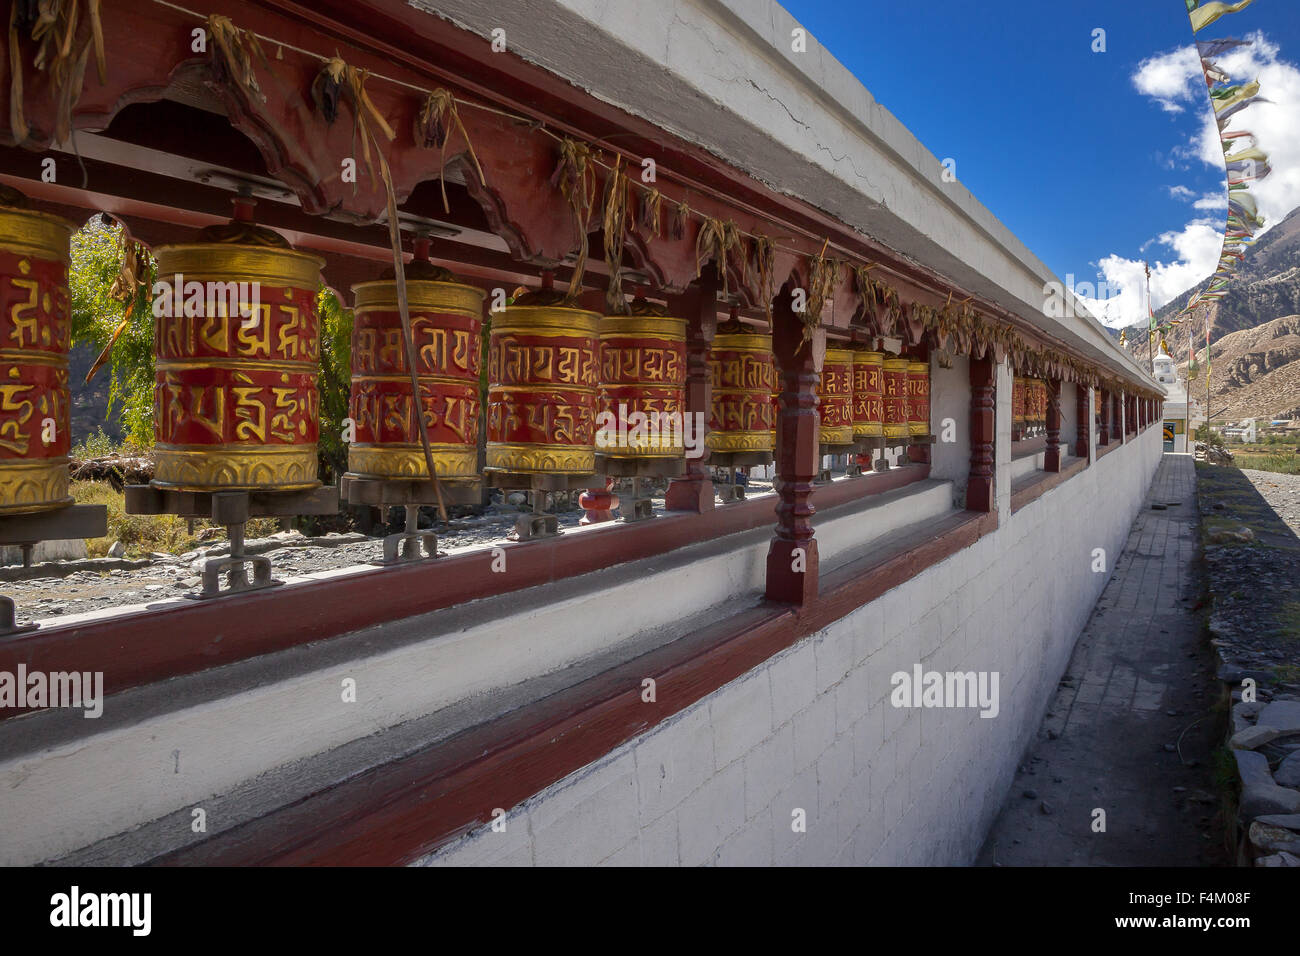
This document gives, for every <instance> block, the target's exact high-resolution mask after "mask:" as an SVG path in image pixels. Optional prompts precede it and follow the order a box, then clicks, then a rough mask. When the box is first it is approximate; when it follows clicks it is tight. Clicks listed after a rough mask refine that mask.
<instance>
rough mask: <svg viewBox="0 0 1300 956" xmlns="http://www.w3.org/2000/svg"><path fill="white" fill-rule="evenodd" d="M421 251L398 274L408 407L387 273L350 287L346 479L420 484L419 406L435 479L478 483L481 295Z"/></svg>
mask: <svg viewBox="0 0 1300 956" xmlns="http://www.w3.org/2000/svg"><path fill="white" fill-rule="evenodd" d="M427 248H428V246H427V242H426V241H423V240H421V241H419V242H417V247H416V257H415V258H414V259H413V260H412V261H411V262H410V264H409V265H407V267H406V300H407V305H408V308H409V314H410V317H411V338H412V342H413V351H414V353H415V373H416V377H417V381H418V382H419V386H420V394H419V399H418V401H416V402H413V401H412V399H411V375H410V371H409V369H408V368H407V364H406V348H405V343H404V341H403V338H404V333H403V331H402V318H401V314H400V313H399V311H398V306H397V282H396V280H395V279H394V278H393V270H392V269H389V270H388V271H387V273H386V277H385V278H382V279H379V280H377V281H375V282H361V283H358V284H357V285H354V286H353V287H352V295H353V297H354V298H353V301H354V304H355V312H354V318H353V323H352V394H351V397H350V399H349V402H348V416H349V417H350V418H351V419H352V421H353V422H354V423H355V427H356V435H355V439H354V440H353V442H352V443H351V444H350V445H349V446H348V474H349V475H350V476H352V477H356V478H371V479H404V480H408V481H410V480H419V479H423V478H427V477H428V474H429V466H428V463H427V462H426V461H425V457H424V446H423V443H422V442H421V440H420V424H419V421H418V420H417V419H416V417H415V410H416V407H417V406H418V408H419V410H420V413H421V414H423V415H424V420H425V427H426V428H427V430H428V433H429V450H430V452H431V453H432V458H433V467H434V470H435V471H436V472H437V475H438V480H439V481H450V482H455V483H462V482H463V483H467V484H477V483H478V481H479V471H478V421H479V413H480V408H481V404H482V403H481V402H480V400H479V367H480V365H481V364H482V345H481V334H482V328H483V296H484V293H483V290H482V289H476V288H474V287H473V286H470V285H465V284H463V283H461V282H459V281H457V279H456V276H454V275H453V274H452V273H451V272H449V271H448V270H446V269H443V268H442V267H440V266H436V265H434V264H433V263H432V262H430V261H429V260H428V257H427Z"/></svg>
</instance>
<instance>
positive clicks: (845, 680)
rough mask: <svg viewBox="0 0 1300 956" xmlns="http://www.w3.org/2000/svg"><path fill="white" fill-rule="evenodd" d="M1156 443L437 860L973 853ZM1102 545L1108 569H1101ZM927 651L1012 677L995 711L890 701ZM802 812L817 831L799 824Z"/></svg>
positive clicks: (1059, 491)
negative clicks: (899, 674) (799, 829)
mask: <svg viewBox="0 0 1300 956" xmlns="http://www.w3.org/2000/svg"><path fill="white" fill-rule="evenodd" d="M1008 378H1009V377H1008ZM1008 439H1009V434H1008ZM1160 454H1161V450H1160V439H1159V433H1158V432H1157V431H1156V430H1154V429H1152V430H1149V431H1147V432H1146V433H1145V434H1143V435H1142V436H1140V437H1139V439H1138V441H1136V442H1134V443H1132V444H1130V445H1129V446H1128V447H1126V448H1122V449H1117V450H1116V451H1114V452H1112V453H1111V454H1109V455H1107V456H1106V457H1105V458H1103V459H1102V460H1101V461H1099V462H1097V463H1096V464H1095V465H1094V466H1093V467H1090V468H1088V469H1085V470H1084V471H1083V472H1081V473H1080V474H1079V475H1077V476H1075V477H1073V478H1072V479H1070V480H1069V481H1067V482H1065V483H1063V484H1061V485H1059V486H1057V487H1056V488H1054V489H1052V490H1051V491H1049V492H1048V493H1047V494H1045V495H1044V496H1042V497H1041V498H1039V499H1037V500H1036V501H1034V502H1032V503H1030V504H1029V505H1027V506H1025V507H1024V508H1022V509H1021V510H1020V511H1019V512H1017V513H1016V514H1015V515H1011V516H1005V514H1006V513H1005V512H1004V519H1003V523H1002V526H1001V527H1000V528H999V529H998V530H997V531H996V532H994V533H993V534H991V535H988V536H986V537H984V538H983V539H981V540H980V541H979V542H978V543H977V544H976V545H975V546H974V547H972V548H969V549H967V550H965V551H963V552H961V553H959V554H957V555H954V556H953V557H952V558H950V559H948V560H947V561H944V562H942V563H941V564H939V565H936V566H935V567H933V568H930V569H929V570H927V571H925V572H924V573H923V574H921V575H920V576H918V577H916V578H914V579H913V580H911V581H908V582H906V583H905V584H903V585H901V586H899V587H897V588H895V589H893V590H892V591H889V592H888V593H886V594H885V595H883V596H882V597H881V598H880V599H879V600H877V601H874V602H872V603H871V604H868V605H866V606H864V607H862V608H860V609H859V610H858V611H856V612H854V613H853V614H851V615H849V616H848V617H846V618H843V619H841V620H840V621H838V622H836V623H835V624H834V625H833V626H831V627H829V628H827V629H826V630H824V631H821V632H819V633H818V634H815V635H813V636H811V637H809V638H807V639H805V640H803V641H801V642H799V643H798V644H796V645H795V646H794V647H792V648H790V649H788V650H787V651H785V652H784V653H782V654H780V655H778V656H777V657H774V658H772V659H771V660H769V661H767V662H766V663H765V664H763V665H762V666H760V667H758V668H755V669H754V670H752V671H750V672H749V673H747V674H745V675H744V676H743V677H741V678H740V679H738V680H736V681H734V682H732V683H731V684H728V685H727V686H726V687H723V688H721V689H719V690H718V691H716V692H715V693H713V694H711V695H709V696H708V697H707V698H705V699H703V700H701V701H699V702H698V703H696V704H695V705H693V706H692V707H690V708H688V709H686V710H685V711H683V712H682V713H681V714H679V715H677V716H675V717H674V718H673V719H672V720H670V721H667V722H665V723H664V724H662V725H660V726H658V727H656V728H655V729H654V730H653V731H651V732H650V733H647V734H645V735H643V736H641V737H639V738H637V739H636V740H634V741H631V742H630V743H628V744H627V745H625V746H623V747H620V748H618V749H617V750H615V751H613V752H612V753H610V754H608V755H607V756H606V757H605V758H603V759H602V760H600V761H597V762H596V763H594V764H592V765H590V766H588V767H585V768H583V769H582V770H580V771H578V772H576V773H574V774H571V775H570V776H569V777H567V778H565V779H564V780H562V781H560V782H559V783H557V784H556V785H554V786H553V787H551V788H549V789H548V790H547V791H545V792H543V793H541V794H538V795H537V796H535V797H534V798H532V799H531V800H529V801H527V802H526V803H524V804H523V805H521V806H519V807H516V808H514V809H513V810H512V811H511V812H510V813H509V815H508V817H507V825H506V831H505V832H504V833H493V832H491V830H489V829H484V830H480V831H477V832H475V833H472V834H469V835H468V836H466V837H465V838H463V839H462V840H460V841H458V842H457V843H455V844H452V845H451V846H449V847H446V848H444V849H443V850H442V851H441V852H439V853H437V854H434V855H431V856H430V857H428V858H426V859H425V860H423V861H421V862H423V863H426V864H432V865H495V864H513V865H519V864H522V865H528V864H536V865H557V864H596V863H603V864H626V865H637V864H644V865H677V864H681V865H694V864H700V863H716V864H722V865H729V864H753V865H768V864H774V863H775V864H854V865H862V864H871V865H890V864H895V865H896V864H909V865H911V864H967V863H970V862H971V861H972V860H973V859H974V857H975V855H976V853H977V852H978V850H979V847H980V845H981V843H982V842H983V839H984V835H985V833H986V832H987V830H988V827H989V825H990V824H991V822H992V820H993V818H994V816H995V815H996V813H997V811H998V809H999V808H1000V806H1001V803H1002V800H1003V799H1004V797H1005V795H1006V792H1007V788H1008V786H1009V785H1010V784H1011V781H1012V778H1013V774H1014V770H1015V767H1016V765H1017V763H1018V762H1019V760H1020V759H1021V756H1022V754H1023V753H1024V751H1025V749H1026V748H1027V746H1028V745H1029V743H1030V742H1031V740H1032V738H1033V735H1034V733H1035V732H1036V730H1037V728H1038V725H1039V723H1040V720H1041V717H1042V714H1043V712H1044V710H1045V709H1046V706H1047V702H1048V700H1049V698H1050V695H1051V693H1052V692H1053V690H1054V689H1055V687H1056V684H1057V681H1058V679H1059V677H1060V676H1061V674H1062V673H1064V671H1065V668H1066V666H1067V664H1068V662H1069V657H1070V653H1071V650H1072V649H1073V646H1074V643H1075V641H1076V639H1077V636H1078V634H1079V632H1080V630H1081V629H1082V627H1083V625H1084V624H1085V623H1086V621H1087V619H1088V616H1089V614H1090V613H1091V611H1092V608H1093V605H1094V604H1095V602H1096V599H1097V598H1098V597H1099V596H1100V594H1101V591H1102V589H1103V588H1104V587H1105V584H1106V581H1107V580H1108V578H1109V571H1110V569H1113V568H1114V566H1115V562H1116V559H1117V558H1118V556H1119V554H1120V551H1121V549H1122V548H1123V545H1124V542H1125V539H1126V537H1127V535H1128V530H1129V526H1130V524H1131V522H1132V520H1133V518H1134V516H1135V514H1136V512H1137V510H1138V509H1139V508H1140V507H1141V505H1142V503H1143V499H1144V497H1145V494H1146V490H1147V488H1148V486H1149V484H1150V480H1151V477H1152V476H1153V475H1154V473H1155V469H1156V467H1157V465H1158V463H1159V459H1160ZM1001 498H1002V495H1001V494H1000V495H999V499H1000V500H1001ZM1095 548H1101V549H1103V550H1104V552H1105V562H1106V563H1105V567H1106V569H1107V571H1106V573H1094V572H1093V570H1092V565H1093V551H1094V549H1095ZM918 662H919V663H921V664H922V665H923V667H924V668H925V669H926V670H931V669H933V670H938V671H996V672H998V674H999V675H1000V692H1001V693H1000V712H999V714H998V716H997V717H996V718H992V719H989V718H981V717H979V716H978V713H977V711H975V710H957V709H950V710H942V709H898V708H894V707H892V706H890V702H889V695H890V691H891V681H890V677H891V675H892V674H893V673H894V672H895V671H906V670H910V668H911V667H912V665H913V664H915V663H918ZM799 810H802V811H804V813H805V814H806V819H807V830H806V832H804V833H796V832H793V830H792V826H791V824H792V819H793V817H792V814H794V813H796V811H799Z"/></svg>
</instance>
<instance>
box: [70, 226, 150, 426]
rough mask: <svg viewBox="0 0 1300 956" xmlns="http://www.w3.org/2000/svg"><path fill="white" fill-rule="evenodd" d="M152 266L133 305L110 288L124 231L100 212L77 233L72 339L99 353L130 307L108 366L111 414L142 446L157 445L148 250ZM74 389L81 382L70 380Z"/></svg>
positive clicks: (72, 279)
mask: <svg viewBox="0 0 1300 956" xmlns="http://www.w3.org/2000/svg"><path fill="white" fill-rule="evenodd" d="M145 261H146V263H147V268H146V269H145V272H144V274H143V275H141V276H139V278H140V280H141V284H140V287H139V288H138V289H136V292H135V298H134V299H133V300H131V302H130V303H123V302H119V301H118V300H117V299H115V298H113V297H112V295H111V294H110V291H111V289H112V287H113V282H114V280H115V279H116V278H117V275H118V270H119V269H121V267H122V230H121V227H119V226H108V225H105V224H104V223H103V221H102V220H101V219H100V218H99V217H98V216H96V217H95V218H94V219H92V220H91V221H90V222H89V223H88V224H87V225H86V226H85V227H83V228H82V229H79V230H77V231H76V232H75V233H73V235H72V265H71V268H70V269H69V271H68V286H69V289H70V292H71V299H72V303H71V304H72V342H73V344H74V345H75V344H78V343H82V342H85V343H88V344H90V345H91V346H93V347H94V349H95V350H96V352H98V351H99V350H101V349H103V348H104V347H105V346H107V345H108V343H109V342H110V341H112V339H113V335H114V333H115V332H116V331H117V329H118V327H119V326H120V325H121V324H122V322H123V319H124V317H126V314H127V306H128V304H129V305H130V307H131V309H130V317H129V318H127V320H126V326H125V328H123V329H122V333H121V335H119V336H118V338H117V341H116V342H115V343H114V344H113V350H112V353H111V355H110V358H109V361H108V362H107V368H106V369H101V370H100V371H99V372H98V373H96V374H99V375H103V374H105V373H107V374H108V376H109V393H108V396H109V406H108V414H109V415H113V414H114V413H116V414H117V416H118V419H119V421H120V422H121V424H122V429H123V431H124V432H125V434H126V438H127V441H128V442H129V443H131V444H133V445H137V446H139V447H141V448H147V447H148V446H150V445H152V444H153V387H154V368H153V325H154V324H153V308H152V306H153V301H152V298H151V296H150V291H151V289H152V288H153V282H154V277H155V275H156V273H157V269H156V267H155V266H154V262H153V259H152V257H150V256H148V255H147V254H146V257H145ZM71 384H72V385H73V387H74V388H76V386H78V385H80V384H81V383H80V382H73V383H71Z"/></svg>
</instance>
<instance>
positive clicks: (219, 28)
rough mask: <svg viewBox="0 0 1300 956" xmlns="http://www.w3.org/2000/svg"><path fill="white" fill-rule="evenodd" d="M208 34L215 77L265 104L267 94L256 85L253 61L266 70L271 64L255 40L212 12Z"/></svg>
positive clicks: (249, 34)
mask: <svg viewBox="0 0 1300 956" xmlns="http://www.w3.org/2000/svg"><path fill="white" fill-rule="evenodd" d="M208 35H209V36H211V37H212V65H213V68H214V69H215V71H216V73H217V76H218V78H222V77H224V78H226V79H228V80H229V81H230V82H231V83H233V84H234V85H235V86H236V87H238V88H239V89H240V90H242V91H243V92H244V93H245V94H246V95H247V96H248V97H250V98H251V99H255V100H257V101H258V102H261V103H265V102H266V94H265V93H263V92H262V87H261V86H259V85H258V82H257V72H256V71H255V70H254V69H253V58H254V57H256V58H257V59H259V60H260V61H261V62H262V64H263V65H264V66H266V67H267V68H268V69H269V67H270V64H269V63H268V62H267V59H266V54H265V53H263V52H262V45H261V44H260V43H259V42H258V40H257V37H256V36H255V35H254V34H252V33H250V32H249V31H247V30H241V29H239V27H237V26H235V25H234V23H232V22H231V20H230V18H229V17H223V16H219V15H218V14H215V13H214V14H212V15H211V16H210V17H208Z"/></svg>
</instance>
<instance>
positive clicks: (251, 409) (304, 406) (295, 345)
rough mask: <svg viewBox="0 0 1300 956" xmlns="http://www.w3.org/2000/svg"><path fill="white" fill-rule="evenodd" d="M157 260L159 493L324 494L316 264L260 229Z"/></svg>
mask: <svg viewBox="0 0 1300 956" xmlns="http://www.w3.org/2000/svg"><path fill="white" fill-rule="evenodd" d="M251 212H252V204H251V203H249V202H237V203H236V214H235V219H234V220H232V221H231V222H230V223H229V224H227V225H223V226H212V227H209V228H207V229H205V230H203V232H202V233H200V241H199V242H196V243H187V244H185V245H174V246H163V247H160V248H159V249H158V250H157V252H156V257H157V261H158V280H159V281H158V284H156V285H155V287H154V293H155V299H154V366H155V369H156V382H157V384H156V385H155V387H154V438H155V459H156V465H155V469H154V479H153V481H152V484H154V485H156V486H158V487H162V488H175V489H180V490H184V491H237V490H246V491H291V490H304V489H310V488H314V487H316V486H317V485H318V484H319V482H318V481H317V480H316V473H317V462H316V442H317V438H318V435H319V431H320V395H319V393H318V392H317V389H316V382H317V377H318V373H319V369H320V320H319V316H318V314H317V307H316V299H317V295H318V293H319V289H320V269H321V266H323V265H324V262H323V261H322V260H321V259H319V258H317V257H316V256H311V255H307V254H305V253H301V252H295V251H294V250H293V249H292V248H290V246H289V243H288V242H286V241H285V239H284V238H283V237H282V236H281V235H280V234H279V233H276V232H274V231H272V230H270V229H267V228H264V227H261V226H257V225H255V224H254V223H253V222H252V217H251Z"/></svg>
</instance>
